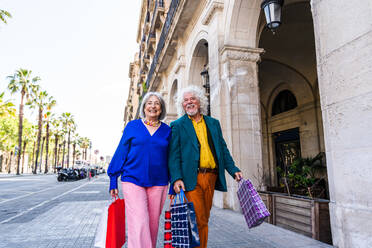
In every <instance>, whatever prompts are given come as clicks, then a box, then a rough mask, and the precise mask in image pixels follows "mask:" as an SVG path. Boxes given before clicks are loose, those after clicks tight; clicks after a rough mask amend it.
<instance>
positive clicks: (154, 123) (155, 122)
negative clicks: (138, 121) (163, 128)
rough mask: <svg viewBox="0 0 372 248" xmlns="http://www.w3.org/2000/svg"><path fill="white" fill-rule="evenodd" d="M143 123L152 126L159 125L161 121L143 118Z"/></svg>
mask: <svg viewBox="0 0 372 248" xmlns="http://www.w3.org/2000/svg"><path fill="white" fill-rule="evenodd" d="M143 123H145V124H146V125H147V126H150V127H158V126H159V125H160V121H148V120H143Z"/></svg>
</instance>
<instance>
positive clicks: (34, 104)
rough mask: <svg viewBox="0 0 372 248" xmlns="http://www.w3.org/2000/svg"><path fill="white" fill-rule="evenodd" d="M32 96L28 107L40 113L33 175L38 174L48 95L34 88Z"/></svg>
mask: <svg viewBox="0 0 372 248" xmlns="http://www.w3.org/2000/svg"><path fill="white" fill-rule="evenodd" d="M32 95H33V97H32V99H31V101H29V102H28V103H27V105H30V106H31V108H38V111H39V114H38V134H37V146H36V156H35V166H34V171H33V173H34V174H36V172H37V164H38V161H39V153H40V142H41V135H42V132H43V111H44V109H45V108H46V107H47V103H48V93H47V92H46V91H41V90H40V87H34V88H33V90H32ZM43 140H44V139H43ZM41 155H42V154H41ZM40 166H41V165H40ZM40 169H41V168H40Z"/></svg>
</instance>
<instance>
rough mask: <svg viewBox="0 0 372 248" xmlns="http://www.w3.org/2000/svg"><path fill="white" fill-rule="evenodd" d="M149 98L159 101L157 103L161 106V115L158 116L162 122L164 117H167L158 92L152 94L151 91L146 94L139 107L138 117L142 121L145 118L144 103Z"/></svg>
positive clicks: (163, 103) (163, 102)
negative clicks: (153, 97) (152, 97)
mask: <svg viewBox="0 0 372 248" xmlns="http://www.w3.org/2000/svg"><path fill="white" fill-rule="evenodd" d="M151 96H156V97H157V98H158V99H159V102H160V105H161V114H160V116H159V120H163V119H164V118H165V116H166V115H167V109H166V107H165V101H164V99H163V97H162V96H161V95H160V94H159V93H158V92H153V91H150V92H147V93H146V95H145V96H144V97H143V99H142V103H141V107H140V116H141V118H142V119H145V117H146V115H145V106H146V103H147V101H148V100H149V98H150V97H151Z"/></svg>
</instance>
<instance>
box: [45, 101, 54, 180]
mask: <svg viewBox="0 0 372 248" xmlns="http://www.w3.org/2000/svg"><path fill="white" fill-rule="evenodd" d="M56 104H57V102H56V100H54V98H53V97H52V96H51V97H49V98H48V100H47V102H46V108H47V110H48V112H46V113H45V115H44V118H45V121H46V128H45V129H46V130H45V131H46V135H45V139H46V145H45V153H46V155H45V170H44V173H48V152H49V122H50V119H51V118H53V114H52V112H50V110H51V109H52V107H54V106H55V105H56Z"/></svg>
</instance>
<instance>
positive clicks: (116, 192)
mask: <svg viewBox="0 0 372 248" xmlns="http://www.w3.org/2000/svg"><path fill="white" fill-rule="evenodd" d="M118 194H119V191H118V189H112V190H110V195H111V197H117V196H118Z"/></svg>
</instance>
